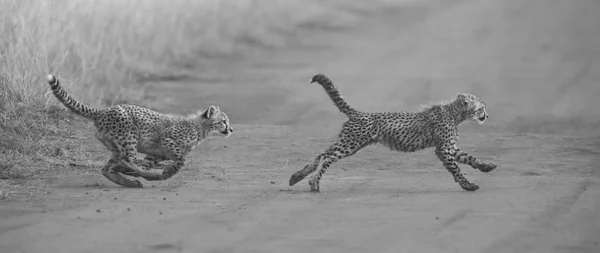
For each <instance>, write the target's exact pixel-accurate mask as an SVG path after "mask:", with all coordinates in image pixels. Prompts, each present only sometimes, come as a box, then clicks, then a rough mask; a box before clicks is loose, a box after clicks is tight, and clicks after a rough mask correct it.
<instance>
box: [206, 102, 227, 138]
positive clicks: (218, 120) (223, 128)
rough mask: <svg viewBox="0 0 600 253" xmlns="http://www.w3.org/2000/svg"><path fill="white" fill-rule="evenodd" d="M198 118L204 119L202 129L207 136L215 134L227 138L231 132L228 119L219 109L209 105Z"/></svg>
mask: <svg viewBox="0 0 600 253" xmlns="http://www.w3.org/2000/svg"><path fill="white" fill-rule="evenodd" d="M200 117H202V119H204V120H205V121H204V123H203V125H204V127H205V128H207V129H205V131H206V132H208V134H216V135H221V136H225V138H228V137H229V136H230V135H231V133H232V132H233V128H231V125H230V123H229V117H227V114H225V113H224V112H223V111H221V109H219V107H217V106H214V105H211V106H209V107H208V109H206V111H204V112H203V113H202V114H201V115H200Z"/></svg>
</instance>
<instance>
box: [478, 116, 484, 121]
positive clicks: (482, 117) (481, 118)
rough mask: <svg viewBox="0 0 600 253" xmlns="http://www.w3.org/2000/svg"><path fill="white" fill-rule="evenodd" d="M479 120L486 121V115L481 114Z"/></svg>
mask: <svg viewBox="0 0 600 253" xmlns="http://www.w3.org/2000/svg"><path fill="white" fill-rule="evenodd" d="M477 119H478V120H479V121H484V120H485V116H481V117H479V118H477Z"/></svg>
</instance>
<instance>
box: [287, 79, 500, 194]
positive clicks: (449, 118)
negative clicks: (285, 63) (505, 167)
mask: <svg viewBox="0 0 600 253" xmlns="http://www.w3.org/2000/svg"><path fill="white" fill-rule="evenodd" d="M315 82H316V83H318V84H320V85H321V86H323V88H324V89H325V92H326V93H327V94H328V95H329V97H330V98H331V100H333V103H334V104H335V105H336V106H337V107H338V109H339V110H340V111H341V112H342V113H344V114H346V116H348V121H346V122H344V123H343V124H342V130H341V131H340V133H339V136H338V140H337V141H336V142H335V143H334V144H333V145H331V147H329V149H327V150H325V151H324V152H322V153H321V154H319V155H317V157H316V158H315V159H314V161H313V162H311V163H310V164H308V165H306V166H305V167H304V168H303V169H301V170H299V171H297V172H296V173H294V174H293V175H292V176H291V177H290V180H289V184H290V186H292V185H294V184H296V183H298V182H299V181H300V180H302V179H304V178H305V177H307V176H308V175H309V174H311V173H313V172H315V171H316V170H317V169H318V172H316V173H315V174H313V176H312V177H311V178H310V180H309V185H310V188H311V190H312V191H315V192H318V191H319V181H320V180H321V177H322V176H323V174H325V171H327V169H328V168H329V166H331V164H333V163H334V162H336V161H338V160H340V159H342V158H344V157H348V156H351V155H354V154H355V153H356V152H357V151H359V150H360V149H362V148H363V147H365V146H368V145H371V144H376V143H379V144H383V145H385V146H387V147H389V148H390V149H391V150H396V151H402V152H415V151H417V150H422V149H426V148H431V147H433V148H435V154H436V155H437V157H438V158H439V159H440V161H441V162H442V163H443V165H444V167H445V168H446V170H448V172H450V174H451V175H452V177H453V178H454V181H456V182H457V183H458V184H459V185H460V186H461V187H462V188H463V189H464V190H466V191H476V190H477V189H479V186H477V185H476V184H474V183H471V182H469V180H467V179H466V178H465V177H464V175H463V174H462V173H461V171H460V169H459V167H458V164H457V163H462V164H468V165H470V166H471V167H473V168H474V169H477V170H479V171H481V172H490V171H492V170H493V169H495V168H496V164H494V163H492V162H487V161H482V160H479V159H478V158H475V157H473V156H471V155H469V154H467V153H465V152H463V151H461V150H460V149H459V148H458V146H457V145H456V142H457V139H458V125H459V124H461V123H462V122H464V121H466V120H471V121H475V122H477V123H479V124H483V122H484V121H485V120H486V119H487V118H488V113H487V112H486V110H485V102H484V101H483V100H482V99H480V98H478V97H476V96H475V95H472V94H467V93H458V94H457V96H456V98H455V99H454V100H452V101H449V102H444V103H441V104H437V105H431V106H428V107H426V108H425V109H423V110H422V111H420V112H360V111H357V110H355V109H354V108H352V107H351V106H350V105H349V104H348V103H347V102H346V100H344V98H343V97H342V95H340V92H339V91H338V90H337V88H336V87H335V86H334V85H333V82H332V81H331V80H330V79H329V78H328V77H327V76H325V75H323V74H317V75H315V76H314V77H313V78H312V79H311V80H310V83H315ZM321 163H322V165H321V166H319V164H321ZM319 167H320V168H319Z"/></svg>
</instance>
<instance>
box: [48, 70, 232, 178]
mask: <svg viewBox="0 0 600 253" xmlns="http://www.w3.org/2000/svg"><path fill="white" fill-rule="evenodd" d="M47 81H48V84H50V88H51V89H52V93H53V94H54V96H55V97H56V98H57V99H58V100H59V101H60V102H62V104H64V105H65V106H66V107H67V108H69V109H70V110H71V111H73V112H74V113H76V114H78V115H80V116H83V117H85V118H87V119H90V120H93V121H94V125H95V126H96V129H97V132H96V138H98V140H100V142H101V143H102V144H104V146H106V148H108V150H110V152H112V157H111V158H110V160H109V161H108V162H107V163H106V165H105V166H104V168H103V169H102V175H104V176H105V177H106V178H108V180H110V181H112V182H114V183H116V184H118V185H121V186H124V187H134V188H142V187H143V185H142V183H141V182H140V181H139V180H130V179H127V178H125V177H123V175H129V176H133V177H142V178H144V179H146V180H150V181H155V180H166V179H168V178H170V177H172V176H173V175H175V174H177V172H179V170H180V169H181V167H183V165H184V162H185V156H186V155H187V154H188V153H189V152H190V151H192V150H193V149H194V148H195V147H196V145H198V144H199V143H200V142H202V141H203V140H204V139H206V138H207V137H208V136H210V135H220V136H224V137H225V138H227V137H229V136H230V135H231V133H232V132H233V128H231V125H230V123H229V118H228V117H227V114H225V113H224V112H223V111H221V110H220V109H219V107H217V106H214V105H211V106H209V107H208V109H206V110H205V111H199V112H197V113H195V114H191V115H189V116H174V115H166V114H161V113H158V112H156V111H153V110H150V109H147V108H143V107H140V106H136V105H127V104H125V105H114V106H111V107H108V108H105V109H95V108H90V107H89V106H87V105H85V104H83V103H81V102H79V101H76V100H75V99H73V98H72V97H71V96H69V94H67V92H66V91H65V90H63V88H62V87H61V86H60V82H59V80H58V79H57V78H56V77H54V76H53V75H48V76H47ZM136 152H139V153H143V154H146V157H145V158H144V159H139V158H137V157H136V156H135V155H136ZM167 160H171V161H172V163H170V164H168V165H164V166H163V167H161V168H159V169H163V171H162V174H161V173H156V172H150V171H149V170H150V169H151V168H154V167H156V166H158V163H159V162H161V161H167ZM140 167H141V168H140Z"/></svg>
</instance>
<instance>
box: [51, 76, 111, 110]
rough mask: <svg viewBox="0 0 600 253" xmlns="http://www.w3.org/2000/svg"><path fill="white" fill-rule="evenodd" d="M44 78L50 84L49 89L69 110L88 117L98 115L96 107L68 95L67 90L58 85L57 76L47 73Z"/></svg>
mask: <svg viewBox="0 0 600 253" xmlns="http://www.w3.org/2000/svg"><path fill="white" fill-rule="evenodd" d="M46 80H47V81H48V84H50V89H52V93H53V94H54V96H55V97H56V98H57V99H58V100H59V101H60V102H61V103H63V105H65V106H66V107H67V108H69V110H71V111H73V112H74V113H76V114H78V115H80V116H83V117H85V118H88V119H94V118H95V117H96V115H98V112H99V111H98V109H94V108H90V107H89V106H87V105H85V104H84V103H81V102H79V101H77V100H75V99H73V98H72V97H71V96H69V94H67V92H66V91H65V90H63V88H62V87H61V86H60V81H58V78H56V77H54V76H53V75H48V76H47V77H46Z"/></svg>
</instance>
